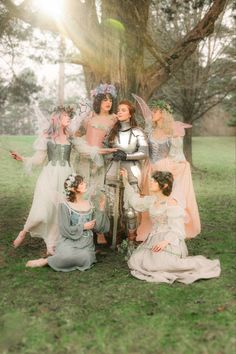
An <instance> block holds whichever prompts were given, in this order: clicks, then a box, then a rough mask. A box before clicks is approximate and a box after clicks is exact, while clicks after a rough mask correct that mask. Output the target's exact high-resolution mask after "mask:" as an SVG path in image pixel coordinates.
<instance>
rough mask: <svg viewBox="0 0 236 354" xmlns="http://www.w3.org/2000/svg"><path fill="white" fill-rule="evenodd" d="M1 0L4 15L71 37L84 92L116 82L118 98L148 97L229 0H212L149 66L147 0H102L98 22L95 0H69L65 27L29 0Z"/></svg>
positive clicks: (210, 29)
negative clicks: (146, 60)
mask: <svg viewBox="0 0 236 354" xmlns="http://www.w3.org/2000/svg"><path fill="white" fill-rule="evenodd" d="M1 2H2V4H3V5H5V7H6V9H7V10H8V14H7V15H9V16H11V17H16V18H20V19H22V20H23V21H25V22H27V23H30V24H31V25H32V26H36V27H40V28H41V29H45V30H48V31H53V32H55V33H61V32H62V33H63V34H64V35H65V36H67V37H68V38H70V39H71V40H72V42H73V43H74V45H75V46H76V47H77V48H78V49H79V51H80V62H82V63H83V67H84V73H85V81H86V88H87V90H88V92H89V91H90V89H91V88H92V87H94V86H96V85H97V84H98V83H99V82H100V81H112V82H117V84H118V85H119V87H120V97H130V94H131V93H132V92H135V93H137V94H139V95H140V96H142V97H143V98H144V99H149V98H150V97H151V96H152V95H153V93H154V92H155V91H156V90H157V89H158V88H159V87H161V85H163V83H165V82H166V81H167V80H168V79H169V78H170V77H171V75H172V74H173V73H174V72H176V71H177V70H178V68H179V67H180V66H181V65H182V64H183V62H184V61H185V60H186V58H188V57H189V56H190V55H191V54H192V53H193V52H194V50H195V49H196V47H197V45H198V43H199V42H200V41H201V40H202V39H204V38H205V37H206V36H209V35H210V34H211V33H212V32H213V30H214V23H215V21H216V19H217V18H218V16H219V14H220V13H221V12H222V11H223V9H224V6H225V5H226V3H227V0H214V2H213V4H212V6H211V8H210V9H209V10H208V12H207V13H206V15H205V16H204V17H203V19H202V20H201V21H200V22H199V23H198V24H197V25H196V26H195V27H194V28H193V29H192V30H191V31H190V32H189V33H188V34H187V35H186V36H185V37H184V38H183V39H181V40H180V41H179V42H178V43H177V44H176V46H175V47H174V48H173V49H172V50H171V51H170V52H169V53H168V54H166V55H165V56H164V57H163V60H161V61H160V60H158V58H157V57H156V58H154V59H156V61H155V63H154V64H152V65H150V66H149V67H148V68H145V66H144V49H145V48H149V51H150V45H151V46H154V42H152V41H151V40H150V37H148V34H147V23H148V15H149V7H150V3H151V0H129V1H127V0H120V1H119V2H117V1H116V0H102V1H101V10H102V21H101V23H100V22H99V18H98V13H97V9H96V4H95V0H87V1H86V2H84V3H82V2H80V1H77V0H68V1H67V2H66V4H67V8H66V11H65V18H64V21H63V26H60V27H59V26H58V25H57V23H56V22H55V21H53V20H52V19H51V18H49V17H46V16H44V17H43V16H39V15H38V14H35V13H33V12H32V11H31V10H30V8H29V5H28V2H27V1H23V3H21V5H18V6H16V5H15V4H14V3H13V2H12V1H10V0H2V1H1ZM109 19H110V20H115V21H117V22H115V24H116V25H118V26H112V22H111V21H108V20H109ZM119 23H120V26H119ZM113 25H114V22H113ZM122 26H123V27H124V29H123V30H122ZM119 27H120V29H119ZM148 38H149V40H148ZM155 50H156V52H158V50H157V48H154V47H153V49H152V53H154V52H155Z"/></svg>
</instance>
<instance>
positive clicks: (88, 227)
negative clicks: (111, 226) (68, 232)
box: [84, 219, 96, 230]
mask: <svg viewBox="0 0 236 354" xmlns="http://www.w3.org/2000/svg"><path fill="white" fill-rule="evenodd" d="M95 224H96V219H93V220H91V221H88V222H86V223H85V224H84V230H92V229H94V226H95Z"/></svg>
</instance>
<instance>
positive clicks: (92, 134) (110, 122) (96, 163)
mask: <svg viewBox="0 0 236 354" xmlns="http://www.w3.org/2000/svg"><path fill="white" fill-rule="evenodd" d="M98 118H99V119H98ZM99 120H100V121H101V122H99V123H98V121H99ZM116 121H117V118H116V117H115V115H113V114H111V115H108V116H107V117H104V116H101V117H100V116H99V115H97V114H96V113H92V114H91V115H90V116H89V117H88V118H87V119H86V120H85V123H84V128H85V130H86V133H85V135H84V136H83V138H82V139H83V141H84V143H85V144H84V145H83V144H81V140H79V142H78V144H79V145H80V147H81V151H80V157H79V162H78V164H77V166H76V172H78V173H80V174H81V175H82V176H84V177H85V180H86V182H87V183H88V184H89V185H93V186H94V187H95V186H96V187H98V188H102V187H103V185H104V175H105V168H104V158H103V155H101V154H99V153H98V150H99V148H102V147H103V141H104V138H105V136H106V135H107V134H108V133H109V132H110V130H111V129H112V128H113V126H114V124H115V123H116ZM80 139H81V138H80Z"/></svg>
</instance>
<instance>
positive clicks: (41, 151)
mask: <svg viewBox="0 0 236 354" xmlns="http://www.w3.org/2000/svg"><path fill="white" fill-rule="evenodd" d="M33 148H34V150H35V153H34V154H33V156H31V157H23V163H24V167H25V169H26V171H27V172H31V170H32V167H33V166H34V165H41V164H42V163H43V162H44V161H45V160H46V157H47V138H46V137H44V136H39V137H38V138H37V140H36V141H35V142H34V145H33Z"/></svg>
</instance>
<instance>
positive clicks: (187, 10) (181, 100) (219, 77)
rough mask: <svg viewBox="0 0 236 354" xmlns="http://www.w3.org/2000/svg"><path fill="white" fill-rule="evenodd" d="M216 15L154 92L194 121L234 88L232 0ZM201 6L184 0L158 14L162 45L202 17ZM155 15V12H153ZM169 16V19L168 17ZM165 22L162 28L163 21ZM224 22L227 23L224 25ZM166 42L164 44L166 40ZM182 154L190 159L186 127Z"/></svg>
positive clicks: (235, 79) (157, 33)
mask: <svg viewBox="0 0 236 354" xmlns="http://www.w3.org/2000/svg"><path fill="white" fill-rule="evenodd" d="M229 5H230V6H229V8H228V11H227V12H226V14H225V15H226V16H225V17H226V18H227V21H224V17H223V14H222V15H221V16H220V18H219V19H218V22H217V24H216V27H215V31H214V33H213V34H212V35H210V36H209V37H208V38H206V39H205V40H204V41H202V42H201V43H200V44H199V45H198V47H197V49H196V51H195V52H194V53H193V54H192V55H191V56H190V57H189V58H188V59H187V60H186V61H185V62H184V63H183V65H182V66H181V68H180V69H179V70H178V72H176V73H174V74H173V75H172V76H171V78H170V80H169V81H168V82H167V83H166V84H164V85H163V86H162V87H161V89H160V90H158V91H157V93H156V94H157V96H158V97H161V98H165V99H166V100H168V101H169V102H170V103H171V105H172V106H173V108H174V110H175V113H178V115H180V117H181V120H183V121H184V122H186V123H189V124H193V123H194V122H195V121H197V120H199V119H200V118H201V117H202V116H203V115H204V114H205V113H206V112H208V111H209V110H210V109H211V108H213V107H214V106H216V105H217V104H219V103H220V102H221V101H223V100H224V98H225V97H227V96H228V95H229V94H231V93H232V92H233V91H234V90H235V89H236V75H235V74H236V66H235V55H234V54H235V53H234V50H233V46H234V41H235V38H234V37H235V33H234V31H233V29H232V28H231V24H232V17H230V14H231V6H232V5H231V4H229ZM202 12H203V7H202V4H201V6H200V5H199V6H192V5H191V3H190V2H187V3H185V2H183V4H182V5H181V6H178V8H177V9H176V11H175V12H172V13H170V12H168V13H166V14H165V17H163V16H161V17H160V16H159V17H160V18H161V21H160V22H159V23H158V24H157V26H156V28H155V29H154V30H155V34H153V35H155V36H159V38H160V37H161V41H160V42H161V43H163V44H162V45H163V46H164V45H165V46H166V50H168V47H169V46H171V45H172V42H175V41H178V40H179V38H180V37H181V36H182V35H183V33H185V32H188V31H189V29H190V28H191V27H192V26H194V25H195V24H196V23H197V22H198V21H199V19H200V18H201V17H202ZM154 16H156V14H154ZM167 19H169V22H168V21H167ZM165 23H166V24H167V25H166V28H165V30H163V27H164V24H165ZM226 24H227V25H226ZM165 43H166V44H165ZM184 145H185V155H186V157H187V159H188V161H189V162H191V163H192V130H191V129H187V130H186V136H185V144H184Z"/></svg>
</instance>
